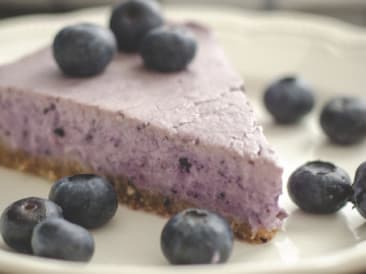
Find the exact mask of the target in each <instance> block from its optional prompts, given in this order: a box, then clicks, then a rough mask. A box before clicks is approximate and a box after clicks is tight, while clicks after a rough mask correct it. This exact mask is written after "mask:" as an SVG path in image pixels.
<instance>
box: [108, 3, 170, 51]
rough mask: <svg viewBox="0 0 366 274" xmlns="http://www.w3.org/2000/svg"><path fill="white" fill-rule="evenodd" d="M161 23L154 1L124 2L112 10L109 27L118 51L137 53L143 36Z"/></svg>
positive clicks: (161, 16) (161, 18) (160, 15)
mask: <svg viewBox="0 0 366 274" xmlns="http://www.w3.org/2000/svg"><path fill="white" fill-rule="evenodd" d="M163 23H164V19H163V15H162V13H161V10H160V6H159V4H158V3H157V2H156V1H155V0H125V1H122V2H121V3H119V4H117V5H116V6H115V7H114V8H113V10H112V15H111V18H110V22H109V25H110V28H111V30H112V31H113V33H114V34H115V36H116V38H117V43H118V48H119V49H120V50H122V51H125V52H137V51H138V50H139V47H140V44H141V41H142V39H143V38H144V36H145V35H146V34H147V33H148V32H149V31H151V30H152V29H154V28H157V27H159V26H161V25H162V24H163Z"/></svg>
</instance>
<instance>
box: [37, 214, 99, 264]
mask: <svg viewBox="0 0 366 274" xmlns="http://www.w3.org/2000/svg"><path fill="white" fill-rule="evenodd" d="M31 243H32V250H33V253H34V254H35V255H37V256H41V257H48V258H54V259H62V260H68V261H79V262H87V261H89V260H90V259H91V257H92V256H93V253H94V239H93V236H92V235H91V234H90V233H89V231H88V230H86V229H85V228H83V227H81V226H78V225H76V224H73V223H70V222H68V221H66V220H64V219H61V218H52V219H47V220H44V221H42V222H40V223H39V224H37V225H36V227H35V228H34V230H33V234H32V241H31Z"/></svg>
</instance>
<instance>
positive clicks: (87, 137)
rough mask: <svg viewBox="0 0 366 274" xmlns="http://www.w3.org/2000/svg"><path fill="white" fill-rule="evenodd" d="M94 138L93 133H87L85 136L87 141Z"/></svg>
mask: <svg viewBox="0 0 366 274" xmlns="http://www.w3.org/2000/svg"><path fill="white" fill-rule="evenodd" d="M92 140H93V135H91V134H87V135H86V136H85V141H87V142H91V141H92Z"/></svg>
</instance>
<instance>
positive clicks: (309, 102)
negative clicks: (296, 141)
mask: <svg viewBox="0 0 366 274" xmlns="http://www.w3.org/2000/svg"><path fill="white" fill-rule="evenodd" d="M314 102H315V99H314V95H313V91H312V89H311V88H310V87H309V85H308V84H307V83H306V82H304V81H303V80H302V79H300V78H298V77H296V76H287V77H284V78H282V79H279V80H277V81H275V82H274V83H272V84H271V85H270V86H269V87H268V88H267V89H266V90H265V93H264V104H265V107H266V108H267V110H268V112H269V113H270V114H272V116H273V117H274V119H275V120H276V121H277V122H278V123H280V124H291V123H295V122H297V121H299V120H300V119H301V118H302V117H304V116H305V115H306V114H308V113H309V112H310V111H311V110H312V109H313V107H314Z"/></svg>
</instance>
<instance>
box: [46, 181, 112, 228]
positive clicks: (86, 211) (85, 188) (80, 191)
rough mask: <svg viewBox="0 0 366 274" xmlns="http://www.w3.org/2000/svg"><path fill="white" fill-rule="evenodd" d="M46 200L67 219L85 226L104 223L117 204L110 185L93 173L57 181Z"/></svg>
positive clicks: (95, 226)
mask: <svg viewBox="0 0 366 274" xmlns="http://www.w3.org/2000/svg"><path fill="white" fill-rule="evenodd" d="M49 199H50V200H52V201H54V202H55V203H56V204H58V205H59V206H60V207H61V208H62V210H63V214H64V218H65V219H66V220H68V221H70V222H72V223H75V224H79V225H81V226H83V227H86V228H97V227H100V226H102V225H104V224H105V223H107V222H108V221H109V220H110V219H111V218H112V217H113V216H114V215H115V213H116V211H117V206H118V199H117V193H116V191H115V190H114V188H113V186H112V184H111V183H110V182H108V181H107V180H106V179H105V178H102V177H100V176H97V175H94V174H77V175H74V176H69V177H64V178H62V179H60V180H58V181H57V182H56V183H55V184H54V185H53V186H52V188H51V191H50V193H49Z"/></svg>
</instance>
